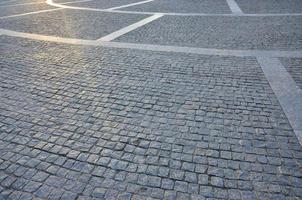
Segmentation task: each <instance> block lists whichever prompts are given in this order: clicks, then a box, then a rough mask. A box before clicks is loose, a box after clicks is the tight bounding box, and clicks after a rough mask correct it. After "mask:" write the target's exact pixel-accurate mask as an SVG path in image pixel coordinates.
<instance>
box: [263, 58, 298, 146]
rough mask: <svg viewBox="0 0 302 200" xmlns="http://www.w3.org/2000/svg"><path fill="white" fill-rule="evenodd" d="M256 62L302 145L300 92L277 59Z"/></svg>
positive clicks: (264, 59)
mask: <svg viewBox="0 0 302 200" xmlns="http://www.w3.org/2000/svg"><path fill="white" fill-rule="evenodd" d="M257 60H258V63H259V64H260V66H261V68H262V71H263V72H264V75H265V77H266V78H267V80H268V82H269V84H270V86H271V88H272V89H273V91H274V93H275V95H276V96H277V98H278V100H279V103H280V105H281V107H282V108H283V111H284V113H285V115H286V116H287V118H288V121H289V123H290V124H291V126H292V128H293V130H294V132H295V134H296V136H297V138H298V140H299V142H300V144H301V145H302V90H301V89H300V88H299V87H298V86H297V85H296V82H295V81H294V80H293V78H292V77H291V75H290V74H289V73H288V72H287V71H286V69H285V68H284V66H283V65H282V63H281V62H280V60H279V59H278V58H269V57H263V56H258V57H257Z"/></svg>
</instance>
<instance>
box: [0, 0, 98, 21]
mask: <svg viewBox="0 0 302 200" xmlns="http://www.w3.org/2000/svg"><path fill="white" fill-rule="evenodd" d="M88 1H92V0H81V1H70V2H65V3H62V4H71V3H82V2H88ZM43 3H44V2H43ZM35 4H36V3H35ZM14 5H17V4H14ZM19 5H21V4H19ZM0 7H1V6H0ZM62 9H64V8H52V9H47V10H39V11H34V12H28V13H22V14H16V15H8V16H3V17H0V19H7V18H12V17H21V16H26V15H34V14H39V13H44V12H51V11H56V10H62Z"/></svg>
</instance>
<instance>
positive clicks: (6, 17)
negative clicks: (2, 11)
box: [0, 8, 64, 19]
mask: <svg viewBox="0 0 302 200" xmlns="http://www.w3.org/2000/svg"><path fill="white" fill-rule="evenodd" d="M63 9H64V8H53V9H47V10H39V11H34V12H28V13H22V14H16V15H9V16H3V17H0V19H8V18H13V17H21V16H26V15H34V14H39V13H45V12H51V11H56V10H63Z"/></svg>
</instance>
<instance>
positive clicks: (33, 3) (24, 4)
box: [0, 2, 45, 8]
mask: <svg viewBox="0 0 302 200" xmlns="http://www.w3.org/2000/svg"><path fill="white" fill-rule="evenodd" d="M35 4H45V2H31V3H18V4H11V5H3V6H1V4H0V8H8V7H16V6H27V5H35Z"/></svg>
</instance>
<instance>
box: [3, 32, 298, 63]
mask: <svg viewBox="0 0 302 200" xmlns="http://www.w3.org/2000/svg"><path fill="white" fill-rule="evenodd" d="M0 34H2V35H7V36H11V37H19V38H26V39H32V40H41V41H48V42H57V43H64V44H75V45H88V46H103V47H112V48H122V49H137V50H146V51H157V52H175V53H191V54H201V55H217V56H236V57H246V56H252V57H259V56H264V57H284V58H302V51H299V50H298V51H274V50H273V51H268V50H230V49H209V48H198V47H178V46H167V45H154V44H137V43H125V42H106V41H98V42H96V40H83V39H75V38H62V37H54V36H47V35H40V34H32V33H22V32H17V31H11V30H7V29H0Z"/></svg>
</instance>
